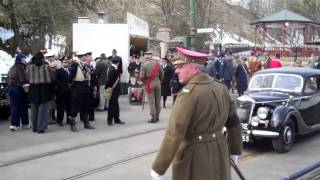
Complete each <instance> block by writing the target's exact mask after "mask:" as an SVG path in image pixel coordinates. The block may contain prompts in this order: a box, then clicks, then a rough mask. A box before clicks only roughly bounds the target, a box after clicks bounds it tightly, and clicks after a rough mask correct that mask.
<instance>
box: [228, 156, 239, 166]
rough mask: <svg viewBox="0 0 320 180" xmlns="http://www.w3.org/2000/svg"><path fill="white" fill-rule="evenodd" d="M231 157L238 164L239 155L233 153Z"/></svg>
mask: <svg viewBox="0 0 320 180" xmlns="http://www.w3.org/2000/svg"><path fill="white" fill-rule="evenodd" d="M230 157H231V159H233V161H234V163H235V164H238V159H239V156H238V155H231V156H230Z"/></svg>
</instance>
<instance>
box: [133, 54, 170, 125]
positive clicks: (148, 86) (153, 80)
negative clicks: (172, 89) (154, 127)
mask: <svg viewBox="0 0 320 180" xmlns="http://www.w3.org/2000/svg"><path fill="white" fill-rule="evenodd" d="M163 76H164V75H163V70H162V68H161V67H160V63H159V62H158V61H156V60H154V59H153V58H152V53H151V52H146V53H144V64H143V66H142V69H141V71H140V75H139V77H140V79H141V80H142V81H144V84H145V92H146V94H147V96H148V99H149V104H150V115H151V120H150V121H149V122H150V123H156V122H158V121H159V114H160V110H161V106H160V100H161V81H162V80H163Z"/></svg>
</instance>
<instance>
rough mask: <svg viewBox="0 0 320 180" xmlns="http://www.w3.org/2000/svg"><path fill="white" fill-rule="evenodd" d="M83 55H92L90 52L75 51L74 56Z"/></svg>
mask: <svg viewBox="0 0 320 180" xmlns="http://www.w3.org/2000/svg"><path fill="white" fill-rule="evenodd" d="M85 55H92V52H90V51H77V52H76V56H85Z"/></svg>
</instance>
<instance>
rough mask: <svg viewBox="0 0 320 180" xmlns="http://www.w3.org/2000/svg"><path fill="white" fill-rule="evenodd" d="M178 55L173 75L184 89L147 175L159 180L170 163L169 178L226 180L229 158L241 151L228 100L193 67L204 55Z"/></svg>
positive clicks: (185, 52)
mask: <svg viewBox="0 0 320 180" xmlns="http://www.w3.org/2000/svg"><path fill="white" fill-rule="evenodd" d="M177 51H178V53H179V56H178V59H177V60H176V61H175V62H174V64H175V65H176V66H177V69H176V71H175V72H176V73H177V74H178V77H179V82H180V83H182V84H184V85H185V86H184V87H183V88H182V90H181V91H180V93H179V94H178V97H177V99H176V102H175V104H174V106H173V109H172V113H171V116H170V119H169V124H168V126H167V129H166V133H165V137H164V139H163V141H162V144H161V148H160V150H159V153H158V155H157V157H156V159H155V161H154V163H153V166H152V170H151V176H152V177H153V179H154V180H155V179H157V180H160V179H162V178H163V174H164V173H165V172H166V170H167V169H168V167H169V166H170V164H171V162H172V179H174V180H199V179H205V180H230V179H231V167H230V154H236V155H240V154H241V148H242V140H241V126H240V122H239V119H238V118H237V116H236V115H235V114H234V106H233V103H232V100H231V97H230V96H229V93H228V90H227V89H226V87H225V86H224V85H222V84H221V83H219V82H217V81H215V80H213V79H211V78H210V77H209V76H208V75H207V74H203V73H201V70H200V66H199V64H198V63H202V62H204V61H205V59H206V58H207V55H206V54H202V53H197V52H193V51H189V50H186V49H182V48H177ZM224 126H226V127H227V138H226V137H225V136H224V133H223V132H222V129H223V127H224ZM228 143H229V147H228Z"/></svg>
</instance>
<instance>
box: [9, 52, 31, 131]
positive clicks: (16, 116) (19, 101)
mask: <svg viewBox="0 0 320 180" xmlns="http://www.w3.org/2000/svg"><path fill="white" fill-rule="evenodd" d="M25 58H26V57H25V56H24V55H22V54H19V55H17V57H16V59H15V63H14V65H13V66H12V67H11V68H10V70H9V72H8V76H9V96H10V115H11V125H10V130H11V131H16V130H18V127H19V126H20V122H21V124H22V128H30V125H29V119H28V104H27V94H26V92H25V91H24V90H23V87H24V86H26V84H27V79H26V64H25Z"/></svg>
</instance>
